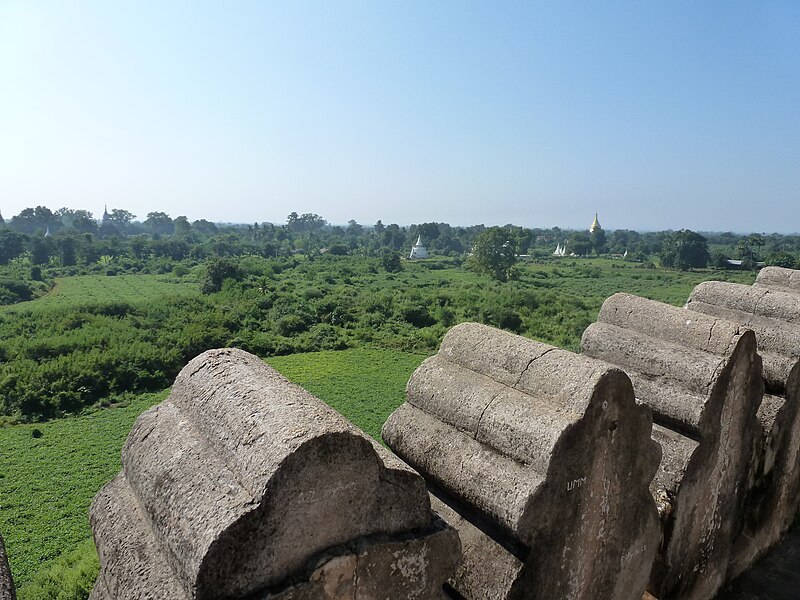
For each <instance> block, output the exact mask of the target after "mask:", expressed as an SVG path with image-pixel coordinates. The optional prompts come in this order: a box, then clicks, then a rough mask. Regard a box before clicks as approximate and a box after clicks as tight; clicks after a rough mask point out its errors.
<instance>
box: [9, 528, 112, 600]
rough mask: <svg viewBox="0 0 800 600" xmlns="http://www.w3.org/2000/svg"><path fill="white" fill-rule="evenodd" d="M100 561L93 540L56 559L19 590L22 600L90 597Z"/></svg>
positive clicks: (57, 599)
mask: <svg viewBox="0 0 800 600" xmlns="http://www.w3.org/2000/svg"><path fill="white" fill-rule="evenodd" d="M99 570H100V563H99V561H98V558H97V551H96V550H95V548H94V542H93V541H92V540H85V541H84V542H81V543H80V544H79V545H78V546H77V547H76V548H75V549H74V550H73V551H72V552H69V553H67V554H64V555H62V556H60V557H59V558H57V559H56V560H54V561H53V562H52V563H51V564H50V566H48V567H47V568H45V569H43V570H42V571H39V572H38V573H36V574H35V575H34V577H33V581H31V582H30V583H29V584H28V585H26V586H24V587H23V588H22V589H20V590H19V592H18V594H17V598H18V599H19V600H86V598H88V597H89V593H90V592H91V591H92V586H94V581H95V579H97V573H98V572H99Z"/></svg>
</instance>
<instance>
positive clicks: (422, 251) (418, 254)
mask: <svg viewBox="0 0 800 600" xmlns="http://www.w3.org/2000/svg"><path fill="white" fill-rule="evenodd" d="M408 258H410V259H412V260H413V259H415V258H428V250H427V249H426V248H425V246H423V245H422V236H419V237H418V238H417V243H416V244H414V246H413V247H412V248H411V254H409V255H408Z"/></svg>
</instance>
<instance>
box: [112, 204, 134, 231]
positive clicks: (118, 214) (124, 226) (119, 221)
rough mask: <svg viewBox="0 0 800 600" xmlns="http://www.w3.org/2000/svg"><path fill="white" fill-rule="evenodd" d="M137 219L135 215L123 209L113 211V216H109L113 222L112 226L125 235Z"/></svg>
mask: <svg viewBox="0 0 800 600" xmlns="http://www.w3.org/2000/svg"><path fill="white" fill-rule="evenodd" d="M135 218H136V215H135V214H133V213H132V212H128V211H127V210H124V209H122V208H115V209H113V210H112V211H111V214H110V215H108V220H109V221H111V224H112V225H113V226H114V227H116V228H117V231H119V232H120V233H125V232H126V231H127V230H128V227H129V226H130V224H131V221H133V220H134V219H135Z"/></svg>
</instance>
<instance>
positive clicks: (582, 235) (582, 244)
mask: <svg viewBox="0 0 800 600" xmlns="http://www.w3.org/2000/svg"><path fill="white" fill-rule="evenodd" d="M567 245H568V246H569V249H570V251H571V252H573V253H575V254H577V255H578V256H586V255H587V254H589V252H590V251H591V249H592V240H591V238H590V237H589V234H588V233H586V232H585V231H576V232H575V233H573V234H572V235H571V236H570V238H569V243H568V244H567Z"/></svg>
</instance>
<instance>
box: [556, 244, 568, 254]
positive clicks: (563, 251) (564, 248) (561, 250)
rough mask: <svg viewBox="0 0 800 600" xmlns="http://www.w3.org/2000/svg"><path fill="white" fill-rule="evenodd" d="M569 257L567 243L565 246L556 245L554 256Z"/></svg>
mask: <svg viewBox="0 0 800 600" xmlns="http://www.w3.org/2000/svg"><path fill="white" fill-rule="evenodd" d="M566 255H567V242H564V245H563V246H562V245H561V244H556V249H555V250H554V251H553V256H566Z"/></svg>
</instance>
